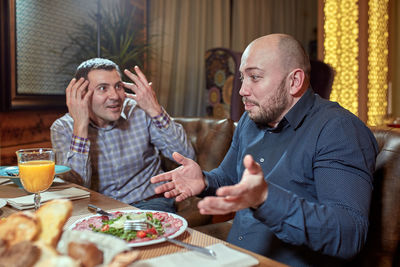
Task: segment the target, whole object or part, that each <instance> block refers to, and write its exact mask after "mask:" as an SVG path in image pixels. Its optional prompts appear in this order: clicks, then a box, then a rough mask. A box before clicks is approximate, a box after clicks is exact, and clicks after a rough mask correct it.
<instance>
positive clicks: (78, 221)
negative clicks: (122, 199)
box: [68, 210, 188, 247]
mask: <svg viewBox="0 0 400 267" xmlns="http://www.w3.org/2000/svg"><path fill="white" fill-rule="evenodd" d="M114 212H116V211H112V213H114ZM119 212H121V213H139V212H140V213H143V212H152V213H154V212H162V213H167V214H168V215H170V216H172V217H174V218H176V219H179V220H181V221H182V226H181V227H180V228H179V230H178V231H176V232H175V233H174V234H172V235H170V236H168V237H169V238H175V237H178V236H179V235H181V234H182V233H183V232H185V230H186V228H187V227H188V223H187V221H186V219H185V218H183V217H181V216H179V215H176V214H174V213H169V212H165V211H157V210H121V211H119ZM96 216H98V217H101V215H98V214H96V215H90V216H87V217H85V218H82V219H79V220H77V221H76V222H74V223H73V224H72V225H71V226H70V227H68V229H69V230H72V229H73V228H74V227H75V225H76V224H77V223H80V222H81V221H83V220H87V219H89V218H92V217H96ZM162 242H165V238H164V237H162V236H161V237H159V238H158V239H154V240H150V241H144V242H139V243H128V245H129V246H130V247H142V246H148V245H153V244H158V243H162Z"/></svg>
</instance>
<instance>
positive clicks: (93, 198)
mask: <svg viewBox="0 0 400 267" xmlns="http://www.w3.org/2000/svg"><path fill="white" fill-rule="evenodd" d="M72 187H75V188H79V189H83V190H86V191H88V192H89V193H90V196H89V197H85V198H82V199H76V200H72V204H73V211H72V215H71V217H70V218H69V219H68V221H67V222H66V224H65V226H64V229H68V227H69V226H71V225H72V224H73V223H74V222H75V221H77V220H79V219H82V218H85V217H87V216H90V215H93V214H94V213H93V211H92V210H90V209H88V205H89V204H92V205H95V206H97V207H100V208H102V209H103V210H106V211H124V210H134V209H136V208H135V207H134V206H131V205H128V204H126V203H123V202H121V201H118V200H115V199H113V198H110V197H108V196H105V195H103V194H101V193H98V192H96V191H93V190H91V189H88V188H85V187H83V186H80V185H77V184H74V183H70V182H66V181H63V180H61V179H58V180H57V181H55V182H53V184H52V186H51V187H50V188H49V189H48V191H57V190H62V189H65V188H72ZM26 195H28V193H27V192H26V191H25V190H24V189H23V188H21V187H19V186H18V185H16V184H15V183H12V182H9V183H3V184H1V185H0V199H5V200H7V199H9V198H15V197H21V196H26ZM28 210H31V211H34V210H33V209H28ZM19 211H20V210H18V209H16V208H14V207H12V206H10V205H6V206H4V207H2V208H0V219H1V218H6V217H8V216H9V215H11V214H13V213H16V212H19ZM175 239H178V240H180V241H183V242H187V243H189V244H193V245H197V246H201V247H206V246H210V245H214V244H218V243H222V244H224V245H226V246H227V247H229V248H231V249H234V250H237V251H240V252H243V253H245V254H248V255H250V256H252V257H254V258H256V259H257V260H258V262H259V263H258V265H255V266H286V265H285V264H282V263H279V262H277V261H275V260H272V259H269V258H267V257H264V256H262V255H259V254H257V253H254V252H251V251H249V250H246V249H243V248H240V247H238V246H235V245H233V244H230V243H228V242H226V241H224V240H220V239H217V238H215V237H213V236H210V235H207V234H204V233H202V232H199V231H196V230H194V229H192V228H190V227H187V228H186V230H185V231H184V232H183V233H182V234H181V235H179V236H178V237H176V238H175ZM135 249H137V250H139V258H140V259H141V260H143V259H150V258H155V257H159V256H162V255H167V254H172V253H177V252H184V251H187V249H185V248H183V247H180V246H177V245H174V244H172V243H169V242H162V243H158V244H152V245H148V246H141V247H135Z"/></svg>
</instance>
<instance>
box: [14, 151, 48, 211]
mask: <svg viewBox="0 0 400 267" xmlns="http://www.w3.org/2000/svg"><path fill="white" fill-rule="evenodd" d="M16 153H17V158H18V168H19V177H20V179H21V182H22V185H23V186H24V188H25V190H26V191H28V192H30V193H34V198H33V200H34V204H35V210H37V209H38V208H39V207H40V192H43V191H46V190H47V189H48V188H49V187H50V185H51V184H52V183H53V179H54V173H55V152H54V150H53V149H51V148H31V149H20V150H18V151H17V152H16Z"/></svg>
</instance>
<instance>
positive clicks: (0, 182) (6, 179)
mask: <svg viewBox="0 0 400 267" xmlns="http://www.w3.org/2000/svg"><path fill="white" fill-rule="evenodd" d="M8 182H10V179H8V178H2V177H0V184H5V183H8Z"/></svg>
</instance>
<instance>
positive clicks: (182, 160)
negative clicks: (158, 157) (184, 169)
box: [172, 152, 190, 166]
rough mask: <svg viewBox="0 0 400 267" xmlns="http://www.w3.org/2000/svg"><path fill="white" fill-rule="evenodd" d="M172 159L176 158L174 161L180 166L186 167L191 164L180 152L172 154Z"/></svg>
mask: <svg viewBox="0 0 400 267" xmlns="http://www.w3.org/2000/svg"><path fill="white" fill-rule="evenodd" d="M172 157H173V158H174V160H175V161H176V162H178V163H179V164H181V165H183V166H185V165H188V164H189V163H190V159H188V158H186V157H184V156H182V155H181V154H179V153H178V152H174V153H172Z"/></svg>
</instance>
